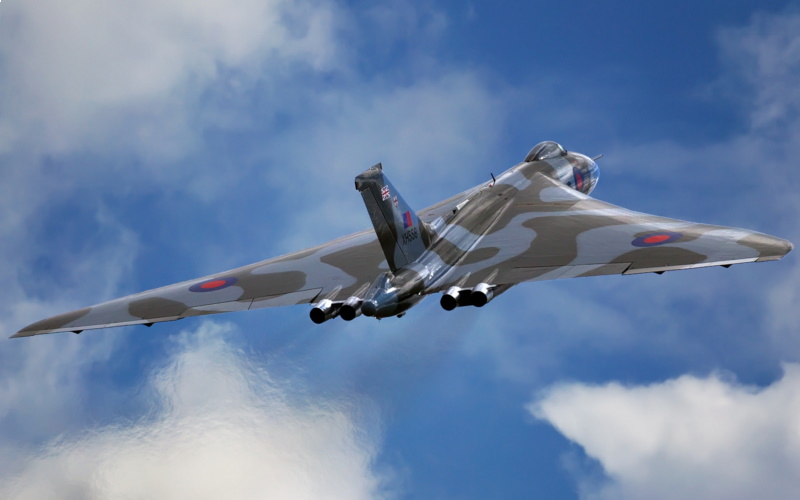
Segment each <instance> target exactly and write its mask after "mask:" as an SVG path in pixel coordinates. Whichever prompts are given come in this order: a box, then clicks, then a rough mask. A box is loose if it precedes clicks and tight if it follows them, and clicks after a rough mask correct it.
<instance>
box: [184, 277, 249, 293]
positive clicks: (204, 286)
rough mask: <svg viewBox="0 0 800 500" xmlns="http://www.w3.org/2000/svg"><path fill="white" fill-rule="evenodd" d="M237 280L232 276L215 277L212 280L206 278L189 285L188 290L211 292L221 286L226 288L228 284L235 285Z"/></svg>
mask: <svg viewBox="0 0 800 500" xmlns="http://www.w3.org/2000/svg"><path fill="white" fill-rule="evenodd" d="M237 281H239V280H238V279H236V278H234V277H232V276H231V277H228V278H215V279H213V280H206V281H202V282H200V283H196V284H194V285H192V286H190V287H189V291H190V292H213V291H216V290H222V289H223V288H228V287H229V286H232V285H235V284H236V282H237Z"/></svg>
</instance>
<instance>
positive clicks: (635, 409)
mask: <svg viewBox="0 0 800 500" xmlns="http://www.w3.org/2000/svg"><path fill="white" fill-rule="evenodd" d="M784 368H785V373H784V376H783V378H782V379H780V380H778V381H776V382H774V383H773V384H772V385H770V386H768V387H766V388H757V387H753V386H747V385H742V384H738V383H736V382H735V381H733V380H729V379H728V378H726V377H724V376H722V375H719V374H715V375H711V376H709V377H706V378H699V377H695V376H691V375H685V376H682V377H679V378H677V379H673V380H668V381H666V382H662V383H656V384H651V385H640V386H624V385H621V384H619V383H616V382H615V383H609V384H605V385H596V386H595V385H587V384H580V383H572V384H562V385H556V386H555V387H553V388H551V389H549V390H547V391H546V392H545V393H544V395H542V396H541V397H540V398H538V399H536V400H535V401H533V402H532V403H530V404H529V405H528V407H527V408H528V410H529V411H530V412H531V414H532V415H534V416H535V417H537V418H539V419H542V420H545V421H547V422H549V423H550V424H552V425H553V426H554V427H555V428H556V429H558V431H559V432H561V433H562V434H563V435H564V436H565V437H567V438H568V439H570V440H571V441H574V442H575V443H577V444H579V445H580V446H581V447H583V449H584V450H585V452H586V454H587V455H589V456H590V457H593V458H595V459H597V460H598V461H599V462H600V464H601V465H602V466H603V469H604V470H605V472H606V473H607V474H608V476H609V480H608V481H607V482H606V483H604V484H601V485H598V484H594V483H592V482H586V483H585V484H584V485H583V486H584V488H583V494H582V498H587V499H606V498H608V499H612V498H613V499H618V500H619V499H635V498H648V499H657V500H668V499H685V498H704V499H728V500H735V499H752V498H760V499H785V498H793V497H794V496H795V495H796V493H797V491H798V490H800V476H798V474H797V471H798V470H800V424H798V422H800V365H797V364H788V365H786V366H785V367H784Z"/></svg>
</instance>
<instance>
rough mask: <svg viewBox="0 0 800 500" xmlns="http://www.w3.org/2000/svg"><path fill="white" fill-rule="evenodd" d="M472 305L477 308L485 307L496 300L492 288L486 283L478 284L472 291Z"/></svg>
mask: <svg viewBox="0 0 800 500" xmlns="http://www.w3.org/2000/svg"><path fill="white" fill-rule="evenodd" d="M469 298H470V301H471V302H472V305H473V306H475V307H483V306H485V305H486V304H488V303H489V301H490V300H492V299H493V298H494V292H492V286H491V285H488V284H486V283H478V284H477V285H475V288H473V289H472V293H471V294H470V296H469Z"/></svg>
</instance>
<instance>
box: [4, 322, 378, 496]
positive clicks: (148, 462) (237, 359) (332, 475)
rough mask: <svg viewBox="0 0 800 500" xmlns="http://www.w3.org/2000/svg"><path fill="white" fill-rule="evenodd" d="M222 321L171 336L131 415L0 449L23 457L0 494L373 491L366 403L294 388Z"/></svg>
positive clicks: (372, 438) (372, 442) (371, 422)
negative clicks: (236, 340) (136, 414)
mask: <svg viewBox="0 0 800 500" xmlns="http://www.w3.org/2000/svg"><path fill="white" fill-rule="evenodd" d="M231 330H232V327H231V326H229V325H224V324H218V323H212V322H204V323H203V324H202V325H201V326H200V327H199V328H198V329H197V331H194V332H183V333H181V334H180V335H178V336H177V337H175V339H174V342H175V345H174V352H173V354H172V355H170V357H169V359H168V362H167V363H166V365H165V366H163V367H162V368H159V369H155V370H153V371H152V372H151V373H150V374H149V376H148V378H147V380H148V381H147V383H146V385H145V386H144V387H143V388H142V391H141V392H140V393H139V394H137V395H136V396H135V397H137V398H141V399H142V401H143V402H144V405H143V406H144V408H145V409H146V411H145V412H144V413H145V414H144V415H143V416H142V417H141V418H139V419H136V420H134V421H126V420H120V421H116V422H114V423H112V424H109V425H104V426H92V425H91V424H90V425H88V426H87V427H85V428H83V430H82V431H81V432H78V433H67V434H66V435H63V436H62V437H60V438H58V439H55V440H54V441H52V442H50V443H48V444H46V445H45V446H44V447H43V448H42V449H41V450H39V451H38V452H35V453H25V452H23V451H20V450H16V452H15V450H9V449H5V450H3V454H4V455H6V456H8V455H14V456H15V457H16V460H17V463H20V462H22V463H23V464H24V467H22V470H21V471H20V472H19V473H18V474H17V475H16V476H15V477H5V478H3V481H2V483H0V496H1V497H3V498H8V499H20V500H22V499H32V500H33V499H36V500H42V499H48V498H53V499H56V498H57V499H62V500H64V499H93V498H96V499H105V498H159V499H165V500H168V499H173V498H174V499H184V498H197V499H204V498H207V499H218V498H287V499H289V498H291V499H297V498H309V499H311V498H314V499H316V498H331V499H335V498H342V499H359V498H362V499H367V498H370V499H371V498H381V497H383V496H384V494H383V487H384V486H385V482H384V480H383V478H382V477H381V476H380V475H379V474H377V473H376V472H375V471H374V470H372V463H373V461H374V459H375V454H376V452H377V449H378V446H377V444H378V442H377V432H376V431H374V430H375V429H377V425H376V422H377V419H376V416H375V415H374V414H373V413H372V412H371V411H370V410H369V407H368V406H364V405H363V403H362V404H356V402H354V401H355V399H354V398H352V397H351V398H350V399H348V401H347V402H343V401H337V400H332V399H325V398H320V397H316V398H315V397H304V396H303V395H302V393H298V391H297V390H294V389H293V388H291V387H289V385H290V384H287V383H286V382H281V381H279V380H274V379H273V378H271V377H270V375H269V373H268V372H267V371H266V370H265V369H263V368H262V367H261V364H262V363H263V362H259V361H258V360H254V359H251V358H250V357H248V355H246V354H244V353H242V352H241V351H239V350H237V349H236V348H235V347H234V346H233V345H231V344H230V343H229V342H228V341H227V340H226V335H229V334H230V333H231ZM370 429H373V431H370ZM5 474H8V471H6V472H5Z"/></svg>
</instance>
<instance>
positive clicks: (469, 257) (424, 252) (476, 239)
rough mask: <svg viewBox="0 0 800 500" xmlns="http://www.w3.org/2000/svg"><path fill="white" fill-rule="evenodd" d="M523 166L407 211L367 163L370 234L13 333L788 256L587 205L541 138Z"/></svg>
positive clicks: (399, 310)
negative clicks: (442, 199) (414, 232)
mask: <svg viewBox="0 0 800 500" xmlns="http://www.w3.org/2000/svg"><path fill="white" fill-rule="evenodd" d="M525 160H526V161H523V162H522V163H520V164H518V165H515V166H514V167H512V168H510V169H509V170H507V171H506V172H504V173H502V174H501V175H499V176H497V178H496V179H494V180H493V181H492V182H489V183H485V184H481V185H479V186H476V187H474V188H472V189H470V190H467V191H464V192H463V193H460V194H458V195H455V196H453V197H451V198H449V199H447V200H444V201H442V202H440V203H438V204H436V205H433V206H431V207H428V208H427V209H425V210H422V211H420V212H418V213H415V212H414V211H413V210H411V209H410V208H409V207H408V206H407V204H406V203H405V201H404V200H403V199H402V197H401V196H400V195H399V193H397V192H396V190H395V188H394V186H392V185H391V183H390V182H389V181H388V179H386V177H385V176H384V174H383V169H382V167H381V166H380V164H378V165H376V166H374V167H371V168H370V169H367V170H366V171H365V172H364V173H362V174H360V175H359V176H358V177H356V189H357V190H359V191H360V192H361V194H362V197H363V198H364V202H365V206H366V208H367V211H368V213H369V215H370V219H371V221H372V222H373V230H368V231H362V232H359V233H356V234H352V235H350V236H345V237H343V238H339V239H336V240H333V241H331V242H328V243H326V244H323V245H320V246H317V247H313V248H309V249H306V250H302V251H299V252H295V253H292V254H289V255H284V256H282V257H277V258H273V259H269V260H265V261H263V262H258V263H255V264H251V265H249V266H245V267H242V268H239V269H234V270H231V271H226V272H223V273H218V274H214V275H211V276H206V277H204V278H200V279H196V280H191V281H186V282H183V283H178V284H175V285H169V286H166V287H162V288H158V289H155V290H150V291H147V292H142V293H139V294H135V295H131V296H128V297H123V298H120V299H116V300H112V301H109V302H105V303H103V304H98V305H96V306H92V307H88V308H84V309H80V310H77V311H73V312H69V313H66V314H61V315H58V316H54V317H51V318H48V319H45V320H42V321H39V322H37V323H33V324H32V325H29V326H27V327H25V328H23V329H22V330H20V331H19V332H18V333H17V334H16V335H14V337H27V336H32V335H39V334H44V333H55V332H63V331H75V332H79V331H82V330H85V329H93V328H105V327H111V326H124V325H133V324H147V325H150V324H152V323H156V322H162V321H172V320H177V319H181V318H185V317H191V316H197V315H205V314H216V313H222V312H232V311H243V310H248V309H257V308H262V307H276V306H285V305H295V304H306V303H320V301H322V300H323V299H327V300H329V301H331V303H332V304H333V305H334V308H336V307H341V306H342V304H343V303H344V301H346V300H347V299H351V300H352V302H350V303H351V304H355V307H360V309H359V310H358V311H357V314H361V313H362V312H363V314H364V315H365V316H374V317H379V318H380V317H386V316H394V315H401V314H403V313H404V312H405V311H406V310H407V309H408V308H410V307H412V306H413V305H414V304H416V303H417V302H419V301H420V300H422V299H423V298H424V297H425V296H426V295H428V294H431V293H436V292H446V291H448V290H455V291H456V292H458V291H459V290H460V292H459V293H461V294H462V295H463V294H464V293H466V294H467V295H469V294H470V293H471V292H475V293H476V294H477V292H481V293H483V292H486V291H487V290H488V294H489V296H485V297H484V298H485V299H486V300H487V301H488V300H491V298H492V297H496V296H497V295H499V294H500V293H502V292H504V291H505V290H507V289H508V288H510V287H511V286H514V285H515V284H518V283H521V282H523V281H543V280H552V279H565V278H574V277H582V276H600V275H610V274H639V273H645V272H656V273H661V272H664V271H671V270H679V269H693V268H698V267H706V266H716V265H720V266H729V265H732V264H740V263H746V262H763V261H770V260H778V259H780V258H782V257H783V256H784V255H786V254H787V253H788V252H789V251H791V249H792V244H791V243H790V242H788V241H786V240H783V239H780V238H776V237H773V236H768V235H765V234H761V233H757V232H754V231H748V230H744V229H736V228H728V227H722V226H713V225H707V224H697V223H692V222H686V221H681V220H675V219H668V218H665V217H658V216H653V215H648V214H644V213H639V212H634V211H631V210H627V209H624V208H621V207H618V206H615V205H611V204H608V203H604V202H602V201H599V200H596V199H594V198H591V197H590V196H588V195H589V193H590V192H591V191H592V189H594V187H595V185H596V183H597V180H598V175H599V170H598V168H597V165H596V164H595V162H594V161H593V160H592V159H590V158H588V157H586V156H584V155H582V154H579V153H574V152H566V151H565V150H564V149H563V148H562V147H561V146H559V145H558V144H556V143H554V142H543V143H540V144H538V145H537V146H536V147H534V148H533V149H532V150H531V152H530V153H529V154H528V156H527V157H526V159H525ZM387 195H388V196H387ZM409 212H410V213H409ZM413 231H416V234H415V235H412V234H411V233H412V232H413ZM478 285H480V287H479V286H478ZM481 287H482V288H481ZM454 293H455V292H454ZM352 312H353V311H351V313H352ZM357 314H356V315H357ZM330 316H331V317H335V316H336V314H335V311H334V313H333V314H331V315H330ZM351 319H352V318H351Z"/></svg>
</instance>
